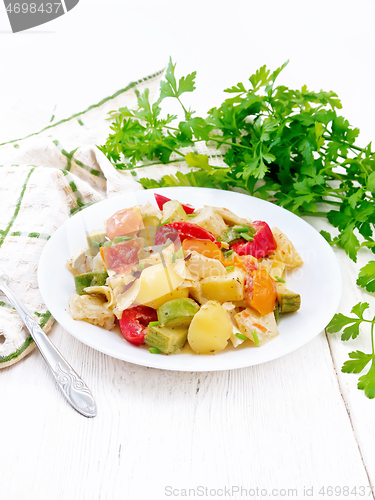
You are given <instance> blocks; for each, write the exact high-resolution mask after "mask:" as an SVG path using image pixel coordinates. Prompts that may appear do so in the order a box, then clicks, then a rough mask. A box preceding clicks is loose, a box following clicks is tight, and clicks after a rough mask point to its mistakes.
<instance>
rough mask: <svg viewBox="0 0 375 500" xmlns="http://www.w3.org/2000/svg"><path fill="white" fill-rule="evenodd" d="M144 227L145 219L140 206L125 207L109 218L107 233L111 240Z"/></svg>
mask: <svg viewBox="0 0 375 500" xmlns="http://www.w3.org/2000/svg"><path fill="white" fill-rule="evenodd" d="M142 228H143V220H142V214H141V211H140V210H139V208H137V207H132V208H124V209H123V210H119V211H118V212H116V213H114V214H113V215H112V217H110V218H109V219H108V220H107V232H106V234H107V237H108V238H109V239H110V240H113V238H116V236H125V235H127V234H129V233H134V232H135V231H138V230H139V229H142Z"/></svg>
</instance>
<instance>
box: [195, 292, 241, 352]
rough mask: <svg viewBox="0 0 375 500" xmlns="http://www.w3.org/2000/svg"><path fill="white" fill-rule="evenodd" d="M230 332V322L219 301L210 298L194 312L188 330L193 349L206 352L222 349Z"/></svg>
mask: <svg viewBox="0 0 375 500" xmlns="http://www.w3.org/2000/svg"><path fill="white" fill-rule="evenodd" d="M231 334H232V322H231V321H230V319H229V317H228V315H227V313H226V312H225V311H224V309H223V307H222V306H221V305H220V304H219V302H217V301H215V300H210V301H208V302H207V303H206V304H204V305H203V306H202V307H201V308H200V310H199V311H198V312H197V313H196V314H195V316H194V318H193V320H192V322H191V323H190V326H189V330H188V337H187V339H188V342H189V345H190V347H191V348H192V349H193V351H195V352H197V353H199V354H208V353H212V352H217V351H222V350H223V349H225V347H226V345H227V344H228V339H229V337H230V336H231Z"/></svg>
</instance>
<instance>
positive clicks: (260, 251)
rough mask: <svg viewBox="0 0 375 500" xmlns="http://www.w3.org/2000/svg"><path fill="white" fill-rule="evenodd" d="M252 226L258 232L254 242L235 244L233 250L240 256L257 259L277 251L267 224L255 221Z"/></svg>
mask: <svg viewBox="0 0 375 500" xmlns="http://www.w3.org/2000/svg"><path fill="white" fill-rule="evenodd" d="M251 225H252V226H253V227H254V229H256V231H257V232H256V233H255V235H254V241H248V242H241V241H240V242H238V243H234V245H233V246H232V249H233V250H234V251H235V252H236V253H237V254H238V255H252V256H253V257H256V258H257V259H260V258H261V257H264V256H265V255H268V254H269V253H271V252H273V251H274V250H276V248H277V243H276V240H275V238H274V236H273V234H272V231H271V229H270V227H269V225H268V224H267V222H263V221H254V222H253V223H252V224H251Z"/></svg>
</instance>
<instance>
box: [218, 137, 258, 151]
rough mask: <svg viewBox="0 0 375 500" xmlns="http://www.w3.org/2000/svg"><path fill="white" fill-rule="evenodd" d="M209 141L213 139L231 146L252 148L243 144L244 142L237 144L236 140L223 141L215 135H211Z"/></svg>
mask: <svg viewBox="0 0 375 500" xmlns="http://www.w3.org/2000/svg"><path fill="white" fill-rule="evenodd" d="M210 141H215V142H218V143H219V144H227V145H228V146H232V147H233V148H242V149H251V150H252V149H253V148H250V147H249V146H245V145H244V144H238V143H237V142H228V141H223V140H221V139H219V138H218V137H216V136H211V137H210Z"/></svg>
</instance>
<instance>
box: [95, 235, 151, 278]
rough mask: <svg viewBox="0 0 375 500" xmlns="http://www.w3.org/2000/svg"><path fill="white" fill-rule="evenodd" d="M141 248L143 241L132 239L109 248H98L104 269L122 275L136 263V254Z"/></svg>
mask: <svg viewBox="0 0 375 500" xmlns="http://www.w3.org/2000/svg"><path fill="white" fill-rule="evenodd" d="M142 248H143V240H142V239H140V238H134V239H133V240H129V241H121V242H120V243H116V244H115V245H112V246H110V247H100V253H101V256H102V259H103V261H104V264H105V267H106V268H107V269H111V270H112V271H115V273H117V274H123V273H126V271H128V269H130V268H131V267H132V266H133V265H134V264H135V263H136V262H138V260H139V259H138V252H139V251H140V250H141V249H142Z"/></svg>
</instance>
